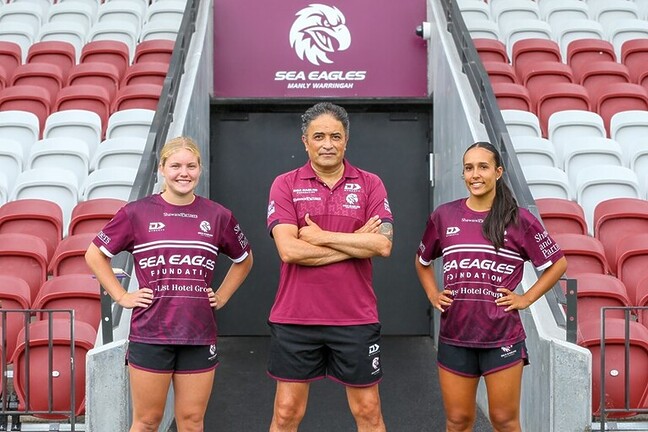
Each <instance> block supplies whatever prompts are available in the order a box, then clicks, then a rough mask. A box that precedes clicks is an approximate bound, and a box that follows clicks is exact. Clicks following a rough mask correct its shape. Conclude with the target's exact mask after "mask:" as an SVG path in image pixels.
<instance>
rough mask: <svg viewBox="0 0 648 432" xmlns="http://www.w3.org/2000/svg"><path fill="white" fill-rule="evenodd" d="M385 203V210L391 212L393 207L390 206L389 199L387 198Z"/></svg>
mask: <svg viewBox="0 0 648 432" xmlns="http://www.w3.org/2000/svg"><path fill="white" fill-rule="evenodd" d="M383 205H384V206H385V211H387V212H389V213H391V208H390V207H389V200H388V199H387V198H385V200H384V202H383Z"/></svg>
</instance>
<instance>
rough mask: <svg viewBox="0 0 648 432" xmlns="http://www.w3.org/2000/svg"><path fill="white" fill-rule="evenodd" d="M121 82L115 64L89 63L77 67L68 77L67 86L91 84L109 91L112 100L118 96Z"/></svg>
mask: <svg viewBox="0 0 648 432" xmlns="http://www.w3.org/2000/svg"><path fill="white" fill-rule="evenodd" d="M120 81H121V78H120V73H119V69H117V67H116V66H115V65H113V64H109V63H100V62H88V63H79V64H78V65H75V66H74V67H73V68H72V69H71V70H70V74H69V76H68V79H67V82H66V85H68V86H73V85H80V84H91V85H98V86H99V87H103V88H105V89H106V90H107V91H108V94H109V96H110V100H111V101H112V99H113V98H114V97H115V95H116V94H117V89H118V88H119V85H120V84H119V83H120Z"/></svg>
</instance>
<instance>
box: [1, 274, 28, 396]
mask: <svg viewBox="0 0 648 432" xmlns="http://www.w3.org/2000/svg"><path fill="white" fill-rule="evenodd" d="M30 296H31V291H30V290H29V285H28V284H27V282H25V281H24V280H23V279H21V278H19V277H17V276H8V275H4V274H0V302H2V309H5V310H8V309H9V310H11V309H13V310H16V311H17V310H19V309H21V310H24V309H29V308H30V307H31V303H32V301H31V297H30ZM5 314H6V316H7V318H6V319H7V327H6V328H7V332H6V333H5V332H4V331H2V330H4V328H3V326H2V315H0V333H1V334H0V338H4V339H5V340H4V341H2V339H0V343H1V345H0V347H4V346H6V347H7V349H6V351H5V353H6V354H5V355H6V360H7V363H11V362H12V361H13V353H14V350H15V349H16V341H17V339H18V333H20V330H21V329H22V328H23V327H25V318H27V322H29V319H30V317H29V313H27V314H26V315H27V316H25V314H24V313H21V312H5ZM5 343H6V345H5ZM0 350H1V348H0ZM1 366H2V365H0V367H1ZM0 384H2V378H0Z"/></svg>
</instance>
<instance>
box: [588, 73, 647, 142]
mask: <svg viewBox="0 0 648 432" xmlns="http://www.w3.org/2000/svg"><path fill="white" fill-rule="evenodd" d="M592 105H593V108H594V109H595V111H596V112H598V113H599V115H600V116H601V117H602V118H603V123H604V124H605V129H606V130H607V131H609V130H610V119H611V118H612V116H613V115H614V114H616V113H618V112H621V111H629V110H648V92H647V91H646V90H645V89H644V88H643V87H641V86H640V85H639V84H630V83H616V84H610V85H608V86H606V87H605V88H604V89H601V91H600V92H599V95H598V98H597V99H596V100H595V101H594V103H593V104H592Z"/></svg>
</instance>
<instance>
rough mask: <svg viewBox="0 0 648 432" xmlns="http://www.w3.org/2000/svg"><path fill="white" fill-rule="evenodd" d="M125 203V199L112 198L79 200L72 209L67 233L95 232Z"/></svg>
mask: <svg viewBox="0 0 648 432" xmlns="http://www.w3.org/2000/svg"><path fill="white" fill-rule="evenodd" d="M125 204H126V201H123V200H119V199H114V198H97V199H90V200H87V201H79V203H78V204H77V205H76V206H75V207H74V209H73V210H72V219H71V220H70V229H69V235H74V234H83V233H90V234H97V233H98V232H99V231H101V230H102V229H103V227H104V226H105V225H106V224H107V223H108V222H109V221H110V220H111V219H112V218H113V216H114V215H115V213H117V211H118V210H119V209H120V208H122V207H123V206H124V205H125Z"/></svg>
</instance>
